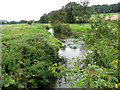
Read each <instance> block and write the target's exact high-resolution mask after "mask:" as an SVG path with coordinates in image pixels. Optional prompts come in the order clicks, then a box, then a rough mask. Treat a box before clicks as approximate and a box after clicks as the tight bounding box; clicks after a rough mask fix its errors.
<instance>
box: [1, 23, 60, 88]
mask: <svg viewBox="0 0 120 90" xmlns="http://www.w3.org/2000/svg"><path fill="white" fill-rule="evenodd" d="M45 27H46V25H40V24H33V25H28V24H14V25H2V84H3V86H4V87H7V88H8V89H10V88H11V87H12V88H25V89H30V88H38V87H39V88H41V87H43V86H44V85H47V84H48V83H49V78H50V76H51V75H52V73H51V72H49V71H48V67H49V66H52V65H53V64H54V63H58V62H60V59H59V57H58V50H59V48H60V46H61V42H60V41H59V40H57V39H56V38H54V37H51V36H50V33H49V32H48V31H47V30H46V28H45Z"/></svg>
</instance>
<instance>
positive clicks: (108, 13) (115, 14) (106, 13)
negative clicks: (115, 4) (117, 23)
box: [91, 13, 120, 17]
mask: <svg viewBox="0 0 120 90" xmlns="http://www.w3.org/2000/svg"><path fill="white" fill-rule="evenodd" d="M116 14H120V13H103V14H100V16H104V15H116ZM94 16H95V15H94V14H93V15H92V16H91V17H94Z"/></svg>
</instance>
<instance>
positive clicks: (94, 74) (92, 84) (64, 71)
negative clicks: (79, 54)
mask: <svg viewBox="0 0 120 90" xmlns="http://www.w3.org/2000/svg"><path fill="white" fill-rule="evenodd" d="M115 22H117V21H114V22H113V21H111V20H105V17H101V16H97V17H95V18H94V19H92V20H90V24H91V29H88V31H87V33H86V34H85V35H84V36H85V37H84V41H85V43H86V44H87V49H89V50H91V51H92V53H88V54H87V55H86V59H82V60H80V59H79V58H76V59H77V62H75V63H72V64H73V67H70V68H66V67H64V66H63V65H62V64H60V65H57V64H55V65H54V66H53V67H50V70H51V71H52V73H54V75H55V76H57V77H58V76H62V77H63V78H65V81H66V83H68V82H69V83H70V85H71V87H77V88H80V87H82V88H118V87H116V86H115V85H117V83H119V80H120V78H119V77H120V76H119V75H118V67H117V65H118V54H117V53H118V48H117V45H118V32H117V24H116V23H115ZM74 59H75V58H73V60H74ZM66 76H67V77H66Z"/></svg>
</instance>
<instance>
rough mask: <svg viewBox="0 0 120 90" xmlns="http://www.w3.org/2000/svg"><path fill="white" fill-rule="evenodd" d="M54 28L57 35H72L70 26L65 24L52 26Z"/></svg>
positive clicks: (59, 23)
mask: <svg viewBox="0 0 120 90" xmlns="http://www.w3.org/2000/svg"><path fill="white" fill-rule="evenodd" d="M52 28H53V29H54V31H55V33H64V34H70V33H71V30H70V26H69V24H63V23H61V22H56V23H54V24H52Z"/></svg>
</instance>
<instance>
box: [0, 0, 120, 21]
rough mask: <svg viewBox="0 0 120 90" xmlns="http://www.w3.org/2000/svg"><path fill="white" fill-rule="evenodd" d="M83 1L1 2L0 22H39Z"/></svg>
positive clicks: (107, 0) (105, 0)
mask: <svg viewBox="0 0 120 90" xmlns="http://www.w3.org/2000/svg"><path fill="white" fill-rule="evenodd" d="M80 1H81V0H1V1H0V20H8V21H12V20H15V21H20V20H39V19H40V17H41V16H42V15H43V14H44V13H49V12H51V11H53V10H58V9H60V8H62V6H65V5H66V4H67V3H69V2H77V3H79V2H80ZM119 1H120V0H90V4H89V5H90V6H91V5H98V4H99V5H102V4H115V3H118V2H119Z"/></svg>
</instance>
